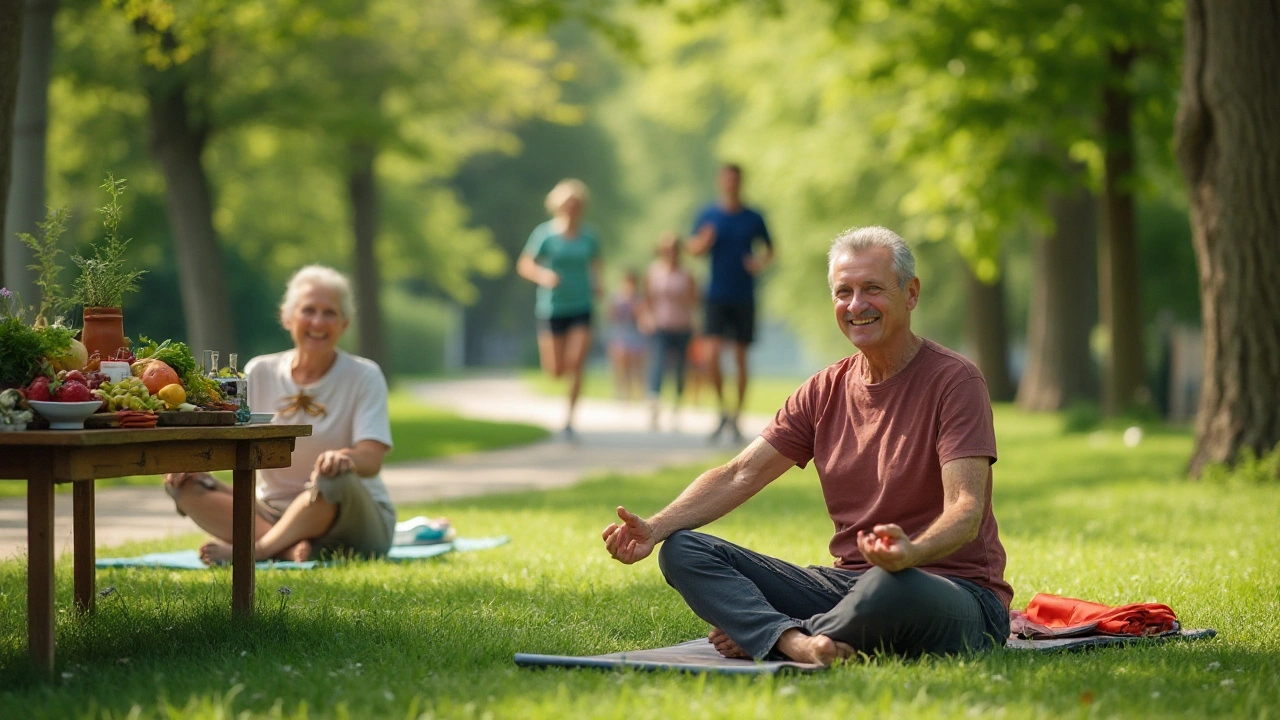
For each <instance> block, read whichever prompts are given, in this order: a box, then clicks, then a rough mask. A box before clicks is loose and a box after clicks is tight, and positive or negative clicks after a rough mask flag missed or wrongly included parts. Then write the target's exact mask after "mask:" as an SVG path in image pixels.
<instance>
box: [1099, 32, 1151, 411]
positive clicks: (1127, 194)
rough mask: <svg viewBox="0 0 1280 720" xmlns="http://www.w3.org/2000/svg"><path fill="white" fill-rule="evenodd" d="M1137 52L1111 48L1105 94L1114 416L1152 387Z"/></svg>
mask: <svg viewBox="0 0 1280 720" xmlns="http://www.w3.org/2000/svg"><path fill="white" fill-rule="evenodd" d="M1133 59H1134V53H1133V51H1132V50H1118V49H1116V48H1112V49H1111V51H1110V66H1111V67H1110V69H1111V76H1110V80H1109V81H1108V83H1107V85H1106V87H1105V88H1104V89H1103V93H1102V104H1103V111H1102V112H1103V114H1102V133H1103V145H1104V154H1103V173H1104V175H1103V190H1102V218H1103V231H1102V234H1101V236H1100V242H1099V244H1098V309H1099V312H1100V313H1101V316H1102V324H1103V326H1104V327H1105V328H1106V331H1107V361H1106V371H1105V373H1104V382H1103V408H1104V410H1105V412H1106V413H1107V414H1108V415H1114V414H1116V413H1118V412H1123V411H1124V410H1126V409H1129V408H1132V407H1135V406H1142V405H1147V404H1149V403H1150V400H1151V391H1150V390H1149V389H1148V388H1147V372H1146V365H1145V361H1144V356H1143V352H1142V346H1143V342H1142V312H1141V307H1140V299H1141V298H1140V293H1141V285H1140V277H1139V272H1138V233H1137V222H1136V219H1135V212H1134V199H1133V179H1134V147H1133V144H1134V137H1133V95H1132V93H1131V91H1130V90H1129V87H1128V81H1129V69H1130V67H1131V66H1132V64H1133Z"/></svg>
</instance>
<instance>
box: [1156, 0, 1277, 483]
mask: <svg viewBox="0 0 1280 720" xmlns="http://www.w3.org/2000/svg"><path fill="white" fill-rule="evenodd" d="M1185 30H1186V39H1185V44H1184V58H1183V79H1182V92H1181V107H1180V108H1179V110H1178V122H1177V131H1176V150H1177V156H1178V163H1179V165H1180V166H1181V168H1182V174H1183V175H1184V176H1185V177H1186V180H1187V186H1188V189H1189V195H1190V200H1191V234H1192V242H1193V243H1194V244H1195V249H1196V260H1197V265H1198V267H1199V274H1200V307H1201V311H1200V314H1201V322H1202V323H1203V326H1204V381H1203V384H1202V386H1201V392H1200V410H1199V413H1198V415H1197V417H1196V449H1195V453H1194V455H1193V456H1192V458H1191V463H1190V468H1189V469H1190V472H1191V474H1192V476H1198V475H1199V474H1200V472H1201V470H1203V469H1204V466H1205V465H1206V464H1208V463H1234V462H1236V461H1237V460H1238V459H1239V456H1240V452H1241V451H1242V450H1246V449H1249V450H1252V451H1253V452H1254V453H1258V454H1261V453H1264V452H1267V451H1270V450H1271V449H1273V448H1274V447H1276V444H1277V443H1278V442H1280V274H1278V273H1280V270H1278V269H1280V204H1278V203H1277V202H1276V198H1277V197H1280V130H1278V128H1280V82H1277V76H1276V68H1277V67H1280V12H1278V11H1277V9H1276V4H1275V3H1274V2H1273V1H1272V0H1234V1H1233V2H1226V3H1224V2H1206V1H1205V0H1189V1H1188V3H1187V11H1186V25H1185Z"/></svg>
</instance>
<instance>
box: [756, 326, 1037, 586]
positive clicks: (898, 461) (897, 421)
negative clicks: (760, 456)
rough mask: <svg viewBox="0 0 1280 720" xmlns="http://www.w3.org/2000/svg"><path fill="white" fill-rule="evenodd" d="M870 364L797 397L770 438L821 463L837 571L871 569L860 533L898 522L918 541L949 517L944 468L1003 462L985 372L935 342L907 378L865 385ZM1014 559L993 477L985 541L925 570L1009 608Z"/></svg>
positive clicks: (845, 367) (814, 384)
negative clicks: (974, 587) (1009, 559)
mask: <svg viewBox="0 0 1280 720" xmlns="http://www.w3.org/2000/svg"><path fill="white" fill-rule="evenodd" d="M865 364H866V358H864V357H863V356H862V355H861V354H858V355H854V356H853V357H850V358H846V359H844V360H842V361H840V362H838V363H836V364H835V365H832V366H831V367H828V368H827V369H825V370H823V371H821V372H819V373H818V374H817V375H814V376H813V377H812V378H810V379H809V381H808V382H806V383H805V384H804V385H802V386H801V387H800V389H799V390H796V392H795V394H793V395H792V396H791V397H790V398H788V399H787V402H786V404H785V405H784V406H783V407H782V409H781V410H779V411H778V414H777V416H776V417H774V419H773V422H772V423H770V425H769V427H767V428H765V430H764V432H763V433H761V436H762V437H763V438H764V439H765V441H766V442H768V443H769V444H770V445H772V446H773V447H774V448H775V449H776V450H777V451H778V452H780V453H782V454H783V455H785V456H786V457H787V458H789V459H791V460H794V461H795V462H796V464H797V465H800V466H802V467H803V466H804V465H805V463H807V462H809V460H811V459H812V460H813V461H814V464H815V465H817V468H818V477H819V479H820V480H821V481H822V494H823V496H824V497H825V498H826V501H827V511H828V512H829V513H830V515H831V520H832V522H833V523H834V525H835V536H834V537H833V538H832V539H831V554H832V555H834V556H835V558H836V566H837V567H842V568H847V569H850V570H866V569H867V568H868V567H869V566H870V565H869V563H868V562H867V561H866V558H864V557H863V556H862V552H861V551H859V550H858V545H857V539H856V537H857V534H858V531H859V530H866V531H870V530H871V528H872V526H874V525H876V524H878V523H897V524H898V525H900V526H901V527H902V529H903V530H905V531H906V533H907V535H909V536H914V535H917V534H919V533H920V532H921V531H923V530H924V529H925V528H927V527H928V526H929V525H930V524H931V523H932V522H933V521H934V520H935V519H936V518H937V517H938V515H939V514H940V513H941V512H942V466H943V465H945V464H946V463H948V462H950V461H951V460H955V459H956V458H963V457H974V456H978V457H986V458H989V459H990V461H991V462H995V459H996V437H995V430H994V428H993V423H992V418H991V401H990V400H989V399H988V397H987V384H986V382H985V381H984V380H983V378H982V373H980V372H979V371H978V368H977V367H976V366H974V364H973V363H971V362H969V361H968V360H966V359H965V358H964V357H962V356H960V355H958V354H956V353H954V352H952V351H950V350H948V349H946V348H944V347H942V346H941V345H938V344H937V343H934V342H931V341H928V340H926V341H925V343H924V346H923V347H921V348H920V351H919V352H918V353H917V354H916V356H915V358H914V359H913V360H912V361H911V363H910V364H908V365H907V367H906V368H905V369H904V370H902V372H900V373H898V374H897V375H894V376H893V377H891V378H889V379H888V380H885V381H884V382H880V383H874V384H868V383H865V382H863V381H862V370H863V366H864V365H865ZM1004 567H1005V553H1004V547H1003V546H1002V545H1001V543H1000V536H999V533H998V530H997V528H996V519H995V516H994V515H993V514H992V512H991V472H990V470H988V471H987V502H986V506H985V507H984V508H983V509H982V525H981V527H980V528H979V530H978V536H977V537H976V538H974V539H973V541H971V542H969V543H968V544H966V545H965V546H963V547H961V548H960V549H959V550H957V551H956V552H955V553H953V554H952V555H950V556H948V557H945V558H941V559H939V560H935V561H934V562H932V563H930V564H928V565H925V566H923V567H921V568H920V569H921V570H926V571H928V572H932V573H936V574H939V575H951V576H954V577H960V578H965V579H966V580H972V581H973V582H976V583H978V584H979V585H984V586H986V587H988V588H990V589H992V590H994V591H995V593H996V594H997V595H999V596H1000V599H1001V600H1003V601H1004V603H1005V605H1006V606H1007V605H1008V604H1009V601H1010V600H1012V599H1013V590H1012V589H1011V588H1010V587H1009V584H1008V583H1007V582H1005V579H1004Z"/></svg>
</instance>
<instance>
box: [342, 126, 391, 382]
mask: <svg viewBox="0 0 1280 720" xmlns="http://www.w3.org/2000/svg"><path fill="white" fill-rule="evenodd" d="M349 157H350V160H349V162H350V163H351V165H350V169H349V172H350V175H348V177H347V189H348V192H349V193H350V195H351V223H352V230H353V231H354V235H355V253H354V259H355V275H356V278H355V280H356V317H357V325H358V326H359V329H360V354H361V355H363V356H364V357H366V358H369V359H370V360H372V361H374V362H376V363H378V365H380V366H381V367H382V369H383V371H384V372H390V368H388V367H387V364H386V344H385V340H384V338H383V327H382V299H381V296H380V294H379V290H380V288H381V286H382V280H381V273H379V271H378V255H377V239H378V181H377V177H376V176H375V175H374V167H373V165H374V159H375V157H376V153H375V151H374V149H373V148H372V147H371V146H369V145H367V144H364V143H352V144H351V147H350V152H349Z"/></svg>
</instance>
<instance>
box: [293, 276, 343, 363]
mask: <svg viewBox="0 0 1280 720" xmlns="http://www.w3.org/2000/svg"><path fill="white" fill-rule="evenodd" d="M350 324H351V320H350V319H349V318H347V317H345V316H344V315H343V314H342V303H341V301H340V299H339V297H338V293H337V292H336V291H334V290H330V289H329V288H326V287H324V286H321V285H308V286H306V287H305V288H303V290H302V292H301V293H299V295H298V301H297V304H295V305H294V307H293V311H292V312H291V313H290V314H289V315H288V316H287V317H285V318H284V328H285V330H288V331H289V336H290V337H292V338H293V346H294V347H295V348H297V349H298V350H299V351H300V352H305V353H308V354H327V353H331V352H333V351H334V350H335V349H337V347H338V341H339V340H341V339H342V336H343V334H344V333H346V331H347V326H348V325H350Z"/></svg>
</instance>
